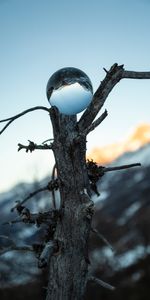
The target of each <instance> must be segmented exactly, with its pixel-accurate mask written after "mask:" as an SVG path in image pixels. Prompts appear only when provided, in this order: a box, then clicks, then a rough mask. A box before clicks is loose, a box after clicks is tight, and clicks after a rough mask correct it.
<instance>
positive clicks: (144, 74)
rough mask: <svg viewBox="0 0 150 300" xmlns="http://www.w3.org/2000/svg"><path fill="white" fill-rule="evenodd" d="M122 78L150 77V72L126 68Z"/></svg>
mask: <svg viewBox="0 0 150 300" xmlns="http://www.w3.org/2000/svg"><path fill="white" fill-rule="evenodd" d="M122 78H130V79H150V72H135V71H126V70H124V72H123V74H122Z"/></svg>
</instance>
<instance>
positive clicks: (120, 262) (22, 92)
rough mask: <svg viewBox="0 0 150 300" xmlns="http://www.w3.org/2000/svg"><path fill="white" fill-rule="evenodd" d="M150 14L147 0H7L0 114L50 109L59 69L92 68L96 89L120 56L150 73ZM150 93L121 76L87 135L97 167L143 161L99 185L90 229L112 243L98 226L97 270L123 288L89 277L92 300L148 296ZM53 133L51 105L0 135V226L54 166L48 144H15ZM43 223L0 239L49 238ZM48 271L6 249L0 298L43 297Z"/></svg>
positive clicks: (1, 10)
mask: <svg viewBox="0 0 150 300" xmlns="http://www.w3.org/2000/svg"><path fill="white" fill-rule="evenodd" d="M149 14H150V3H149V1H148V0H133V1H129V0H127V1H125V2H121V1H119V0H106V1H98V0H94V1H92V2H91V3H88V2H87V1H84V0H83V1H78V0H77V1H68V0H64V1H55V2H53V1H48V0H44V1H40V0H36V1H35V0H32V1H29V0H26V1H24V0H0V45H1V47H0V53H1V55H0V66H1V68H0V81H1V89H0V119H5V118H7V117H10V116H13V115H15V114H17V113H19V112H21V111H23V110H25V109H27V108H30V107H33V106H37V105H43V106H47V107H49V103H48V102H47V99H46V93H45V89H46V84H47V81H48V79H49V77H50V76H51V75H52V74H53V73H54V72H55V71H56V70H58V69H60V68H62V67H67V66H73V67H77V68H80V69H81V70H83V71H84V72H86V73H87V75H88V76H89V77H90V79H91V81H92V83H93V88H94V91H95V90H96V89H97V87H98V85H99V83H100V81H101V80H103V78H104V77H105V72H104V70H103V67H105V68H106V69H109V68H110V67H111V65H113V64H114V63H115V62H117V63H118V64H124V65H125V69H126V70H134V71H149V70H150V64H149V53H150V39H149V28H150V18H149ZM149 99H150V83H149V81H148V80H139V81H138V80H122V81H121V82H120V83H119V84H118V85H117V86H116V87H115V88H114V90H113V91H112V92H111V93H110V95H109V97H108V99H107V101H106V104H105V107H104V109H105V108H106V109H107V110H108V114H109V115H108V117H107V118H106V120H105V121H104V122H103V123H102V124H101V125H100V126H99V128H97V129H96V130H95V131H94V132H92V133H90V134H89V137H88V143H87V157H88V158H93V159H94V161H96V162H97V163H99V164H100V165H105V166H107V165H111V166H117V165H122V164H126V163H137V162H140V163H141V164H142V166H141V167H140V168H136V169H131V170H124V171H117V172H115V173H114V172H112V173H111V172H110V173H107V174H105V176H104V177H103V178H102V179H101V180H100V181H99V184H98V189H99V192H100V197H97V196H95V195H93V200H94V202H95V216H94V218H93V227H94V228H96V229H98V230H99V232H100V233H101V234H103V235H104V236H105V238H107V239H108V240H109V242H110V243H111V245H112V246H113V248H114V251H113V252H112V251H111V249H110V248H109V247H108V246H107V245H105V244H104V242H103V241H101V240H100V239H99V238H98V237H97V236H96V235H95V234H94V233H93V234H91V238H90V253H89V256H90V262H91V270H92V272H93V274H95V275H96V276H97V277H99V278H100V279H102V280H105V281H107V282H109V283H111V284H112V285H114V286H116V290H115V291H113V292H111V291H108V290H105V289H104V288H100V287H99V286H97V285H95V284H92V283H90V284H89V285H88V288H87V294H86V299H87V300H91V299H96V300H97V299H100V298H101V299H103V298H104V297H105V299H113V298H114V299H120V298H121V299H126V298H127V299H132V300H134V299H136V300H145V299H146V298H147V297H148V296H149V294H150V287H149V283H150V267H149V260H150V241H149V240H150V236H149V225H150V224H149V222H150V221H149V220H150V218H149V216H150V196H149V195H150V184H149V182H150V144H149V143H150V117H149V111H150V101H149ZM80 116H81V114H80V115H78V118H80ZM2 127H3V123H1V128H2ZM48 138H52V128H51V123H50V120H49V116H48V114H47V113H46V112H33V113H30V114H28V115H26V116H24V117H22V118H21V119H18V120H17V121H16V122H15V123H13V124H12V126H10V127H8V129H7V131H5V132H4V133H3V134H2V135H1V136H0V170H1V172H0V218H1V224H2V223H3V222H5V221H9V220H12V219H14V218H15V217H16V216H15V213H10V209H11V208H12V207H13V205H14V202H15V201H16V200H19V199H23V198H24V197H25V196H26V195H27V194H28V193H30V192H32V191H33V190H35V189H37V188H39V187H42V186H44V185H45V184H46V183H47V182H48V181H49V178H50V176H51V170H52V166H53V164H54V158H53V155H52V153H51V152H50V151H41V152H40V151H37V152H33V153H32V154H30V153H29V154H27V153H25V152H24V151H21V152H19V153H18V152H17V144H18V143H22V144H27V140H28V139H29V140H32V141H34V142H36V143H41V142H43V141H44V140H46V139H48ZM49 202H50V201H49V194H47V193H40V194H39V195H38V196H36V197H35V198H34V199H33V200H32V201H30V202H29V204H28V206H29V208H30V209H31V210H32V211H33V212H38V211H42V210H43V211H44V210H45V209H47V208H48V207H49ZM42 230H44V229H38V228H36V227H34V226H32V227H31V226H29V225H28V226H25V225H20V224H19V225H18V224H15V225H13V226H10V225H5V226H4V225H0V235H1V238H0V244H1V246H0V247H3V246H5V243H6V239H4V238H3V237H2V235H5V236H9V237H10V238H12V239H13V240H14V241H15V242H16V243H17V244H18V245H24V244H32V243H33V241H34V242H38V241H39V240H40V239H42V234H43V233H42ZM7 242H8V241H7ZM46 272H47V271H46V270H44V271H39V270H38V268H37V260H36V258H35V257H33V255H31V254H28V253H19V252H15V251H12V252H8V253H6V254H3V255H1V256H0V297H1V299H10V298H11V299H15V300H17V299H26V298H27V297H28V299H31V298H32V299H35V298H36V299H44V296H45V293H46V286H47V283H46Z"/></svg>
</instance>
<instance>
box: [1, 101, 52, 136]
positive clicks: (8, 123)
mask: <svg viewBox="0 0 150 300" xmlns="http://www.w3.org/2000/svg"><path fill="white" fill-rule="evenodd" d="M34 110H44V111H47V112H48V113H49V112H50V111H49V109H48V108H47V107H45V106H34V107H31V108H29V109H27V110H24V111H23V112H21V113H19V114H17V115H15V116H13V117H10V118H7V119H3V120H0V123H2V122H7V121H8V122H7V124H6V125H5V126H4V127H3V129H2V130H1V131H0V135H1V134H2V133H3V132H4V131H5V130H6V128H7V127H8V126H9V125H10V124H11V123H12V122H13V121H15V120H16V119H18V118H20V117H22V116H23V115H25V114H27V113H29V112H32V111H34Z"/></svg>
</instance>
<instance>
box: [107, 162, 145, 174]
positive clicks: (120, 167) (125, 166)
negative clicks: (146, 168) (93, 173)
mask: <svg viewBox="0 0 150 300" xmlns="http://www.w3.org/2000/svg"><path fill="white" fill-rule="evenodd" d="M133 167H141V164H140V163H136V164H129V165H122V166H118V167H105V168H104V172H110V171H118V170H124V169H129V168H133Z"/></svg>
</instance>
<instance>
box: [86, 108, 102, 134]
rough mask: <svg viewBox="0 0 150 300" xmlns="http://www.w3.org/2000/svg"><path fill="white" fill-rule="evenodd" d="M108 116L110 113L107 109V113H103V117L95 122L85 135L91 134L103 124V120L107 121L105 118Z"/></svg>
mask: <svg viewBox="0 0 150 300" xmlns="http://www.w3.org/2000/svg"><path fill="white" fill-rule="evenodd" d="M107 116H108V112H107V110H106V109H105V111H104V112H103V113H102V115H101V116H100V117H99V118H98V119H97V120H95V121H94V122H93V123H92V124H91V125H90V126H89V127H88V128H87V129H86V130H85V131H84V132H83V133H84V134H85V135H87V134H88V133H90V132H91V131H92V130H94V129H95V128H96V127H97V126H98V125H99V124H101V123H102V122H103V120H105V118H106V117H107Z"/></svg>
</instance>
